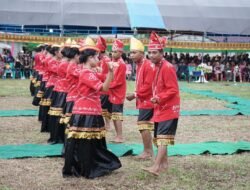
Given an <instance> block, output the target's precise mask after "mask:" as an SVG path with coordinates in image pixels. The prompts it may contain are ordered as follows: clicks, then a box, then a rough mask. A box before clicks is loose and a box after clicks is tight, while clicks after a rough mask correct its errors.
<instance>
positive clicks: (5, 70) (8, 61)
mask: <svg viewBox="0 0 250 190" xmlns="http://www.w3.org/2000/svg"><path fill="white" fill-rule="evenodd" d="M32 68H33V57H32V53H31V52H27V51H26V50H25V49H23V50H22V51H20V52H19V53H18V54H17V56H16V57H15V58H14V57H13V56H12V54H11V51H10V50H9V49H3V51H2V53H0V77H1V78H3V79H5V78H12V79H27V78H29V77H30V74H31V73H32Z"/></svg>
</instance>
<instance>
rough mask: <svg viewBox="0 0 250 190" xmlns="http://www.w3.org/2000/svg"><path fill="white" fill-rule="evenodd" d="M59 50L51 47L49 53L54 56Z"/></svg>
mask: <svg viewBox="0 0 250 190" xmlns="http://www.w3.org/2000/svg"><path fill="white" fill-rule="evenodd" d="M59 49H60V47H56V46H55V47H51V48H50V53H51V54H52V55H54V56H55V55H56V52H57V51H59Z"/></svg>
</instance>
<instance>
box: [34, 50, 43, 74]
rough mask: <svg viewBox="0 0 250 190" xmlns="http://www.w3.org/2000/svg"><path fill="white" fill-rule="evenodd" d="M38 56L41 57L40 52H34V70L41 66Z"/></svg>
mask: <svg viewBox="0 0 250 190" xmlns="http://www.w3.org/2000/svg"><path fill="white" fill-rule="evenodd" d="M40 57H41V52H38V53H36V55H35V57H34V61H35V66H34V69H35V70H36V71H38V70H39V69H40V67H41V62H40Z"/></svg>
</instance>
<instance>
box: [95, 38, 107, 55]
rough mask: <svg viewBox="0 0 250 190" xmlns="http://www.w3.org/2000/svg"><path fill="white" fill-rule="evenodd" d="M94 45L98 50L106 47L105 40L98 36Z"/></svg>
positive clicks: (103, 49)
mask: <svg viewBox="0 0 250 190" xmlns="http://www.w3.org/2000/svg"><path fill="white" fill-rule="evenodd" d="M96 47H97V48H98V49H99V50H100V51H105V50H106V49H107V44H106V40H105V39H104V38H103V37H101V36H99V37H98V38H97V42H96Z"/></svg>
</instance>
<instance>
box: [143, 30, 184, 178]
mask: <svg viewBox="0 0 250 190" xmlns="http://www.w3.org/2000/svg"><path fill="white" fill-rule="evenodd" d="M165 42H166V39H165V38H160V37H159V36H158V35H157V34H156V33H155V32H152V33H151V36H150V42H149V46H148V54H149V58H150V60H151V62H152V63H154V64H155V76H154V81H153V98H152V99H151V102H152V103H153V104H154V116H153V120H154V122H155V126H154V144H155V145H156V146H157V148H158V152H157V156H156V158H155V161H154V164H153V165H152V166H151V167H148V168H144V170H145V171H147V172H149V173H152V174H154V175H156V176H158V175H159V173H160V172H161V171H163V170H164V169H167V167H168V159H167V146H168V145H172V144H174V137H175V133H176V129H177V123H178V118H179V113H180V95H179V87H178V82H177V77H176V72H175V68H174V67H173V65H172V64H171V63H169V62H168V61H166V60H165V59H164V57H163V55H164V51H163V50H164V47H165Z"/></svg>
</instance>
